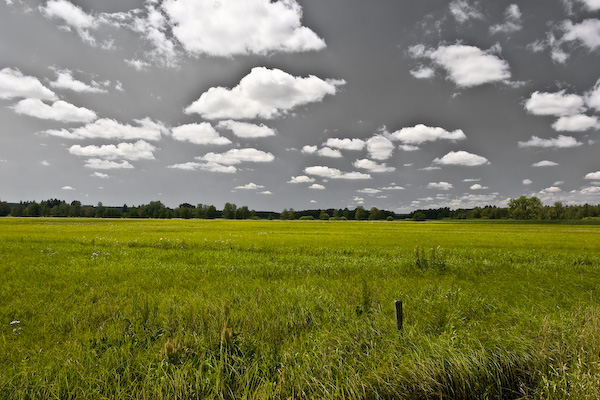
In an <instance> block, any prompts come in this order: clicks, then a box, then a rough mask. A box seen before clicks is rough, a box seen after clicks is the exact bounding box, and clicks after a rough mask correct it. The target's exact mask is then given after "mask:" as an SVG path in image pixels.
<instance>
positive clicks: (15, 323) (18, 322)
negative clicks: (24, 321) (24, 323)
mask: <svg viewBox="0 0 600 400" xmlns="http://www.w3.org/2000/svg"><path fill="white" fill-rule="evenodd" d="M20 323H21V321H19V320H18V319H15V320H14V321H10V324H11V325H18V324H20Z"/></svg>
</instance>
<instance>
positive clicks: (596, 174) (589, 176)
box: [585, 171, 600, 179]
mask: <svg viewBox="0 0 600 400" xmlns="http://www.w3.org/2000/svg"><path fill="white" fill-rule="evenodd" d="M585 179H600V171H596V172H590V173H589V174H586V176H585Z"/></svg>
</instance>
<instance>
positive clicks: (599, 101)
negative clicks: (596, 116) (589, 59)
mask: <svg viewBox="0 0 600 400" xmlns="http://www.w3.org/2000/svg"><path fill="white" fill-rule="evenodd" d="M585 100H586V103H587V105H588V106H589V107H591V108H593V109H595V110H598V111H600V79H598V81H597V82H596V85H595V86H594V88H593V89H592V90H591V91H589V92H588V93H586V96H585Z"/></svg>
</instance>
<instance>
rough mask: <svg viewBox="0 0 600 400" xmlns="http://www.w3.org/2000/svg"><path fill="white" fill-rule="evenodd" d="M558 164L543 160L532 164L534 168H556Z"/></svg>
mask: <svg viewBox="0 0 600 400" xmlns="http://www.w3.org/2000/svg"><path fill="white" fill-rule="evenodd" d="M557 165H558V163H557V162H554V161H550V160H542V161H538V162H536V163H533V164H531V166H532V167H555V166H557Z"/></svg>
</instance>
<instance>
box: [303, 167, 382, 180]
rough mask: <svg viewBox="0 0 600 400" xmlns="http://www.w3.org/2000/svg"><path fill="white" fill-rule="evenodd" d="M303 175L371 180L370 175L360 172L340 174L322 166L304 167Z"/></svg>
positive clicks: (335, 170)
mask: <svg viewBox="0 0 600 400" xmlns="http://www.w3.org/2000/svg"><path fill="white" fill-rule="evenodd" d="M304 173H306V174H308V175H314V176H320V177H322V178H329V179H348V180H354V179H371V175H369V174H363V173H361V172H342V171H340V170H339V169H336V168H331V167H324V166H314V167H306V168H305V169H304Z"/></svg>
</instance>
